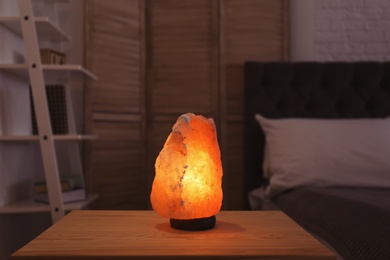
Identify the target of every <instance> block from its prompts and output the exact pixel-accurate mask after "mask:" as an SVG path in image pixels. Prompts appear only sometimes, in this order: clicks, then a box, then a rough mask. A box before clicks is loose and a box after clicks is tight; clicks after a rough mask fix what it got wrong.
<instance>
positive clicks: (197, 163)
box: [150, 113, 223, 230]
mask: <svg viewBox="0 0 390 260" xmlns="http://www.w3.org/2000/svg"><path fill="white" fill-rule="evenodd" d="M155 171H156V173H155V177H154V181H153V186H152V192H151V194H150V200H151V204H152V207H153V210H154V211H155V212H157V213H158V214H159V215H160V216H162V217H166V218H170V224H171V226H172V227H173V228H176V229H183V230H205V229H210V228H213V227H214V226H215V222H216V217H215V214H217V213H218V212H219V210H220V208H221V205H222V175H223V173H222V162H221V155H220V150H219V145H218V140H217V131H216V128H215V124H214V120H213V119H211V118H210V119H206V118H205V117H203V116H200V115H195V114H192V113H187V114H183V115H181V116H180V117H179V118H178V120H177V121H176V123H175V125H174V126H173V128H172V132H171V133H170V135H169V136H168V138H167V140H166V142H165V144H164V147H163V149H162V150H161V151H160V154H159V155H158V157H157V159H156V162H155Z"/></svg>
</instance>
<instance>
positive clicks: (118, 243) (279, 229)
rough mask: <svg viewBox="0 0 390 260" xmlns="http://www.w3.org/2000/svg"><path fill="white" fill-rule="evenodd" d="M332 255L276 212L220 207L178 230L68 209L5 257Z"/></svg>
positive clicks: (161, 222)
mask: <svg viewBox="0 0 390 260" xmlns="http://www.w3.org/2000/svg"><path fill="white" fill-rule="evenodd" d="M90 257H99V259H115V258H116V257H117V258H121V259H136V258H142V259H145V258H146V257H150V258H152V259H156V258H159V257H160V258H166V259H170V258H172V257H176V258H177V259H178V258H185V259H191V258H192V259H195V258H196V259H199V258H202V259H206V258H207V259H214V258H231V259H251V258H253V259H305V258H307V259H335V258H336V257H335V255H334V254H333V253H332V252H331V251H330V250H329V249H328V248H326V247H325V246H323V245H322V244H321V243H320V242H319V241H318V240H317V239H315V238H313V237H312V236H311V235H310V234H309V233H307V232H306V231H305V230H304V229H302V228H301V227H300V226H299V225H297V224H296V223H295V222H294V221H292V220H291V219H290V218H289V217H287V216H286V215H285V214H284V213H283V212H281V211H221V212H219V213H218V214H217V222H216V226H215V227H214V228H213V229H210V230H205V231H183V230H176V229H173V228H171V227H170V225H169V220H168V219H165V218H161V217H159V216H158V215H157V214H156V213H155V212H153V211H95V210H78V211H72V212H70V213H69V214H68V215H66V216H65V217H64V218H62V219H61V220H60V221H59V222H57V223H56V224H54V225H53V226H51V227H50V228H49V229H47V230H46V231H45V232H43V233H42V234H41V235H39V236H38V237H37V238H35V239H34V240H33V241H31V242H30V243H28V244H27V245H25V246H24V247H22V248H21V249H19V250H18V251H17V252H15V253H14V254H13V255H12V257H11V259H59V258H61V259H68V258H72V259H85V258H88V259H90Z"/></svg>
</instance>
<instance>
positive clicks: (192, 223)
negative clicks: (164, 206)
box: [169, 215, 216, 231]
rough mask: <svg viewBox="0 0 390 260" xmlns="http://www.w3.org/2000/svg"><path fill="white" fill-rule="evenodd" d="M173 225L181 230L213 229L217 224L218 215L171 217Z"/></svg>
mask: <svg viewBox="0 0 390 260" xmlns="http://www.w3.org/2000/svg"><path fill="white" fill-rule="evenodd" d="M169 221H170V223H171V227H173V228H176V229H181V230H190V231H200V230H207V229H212V228H213V227H214V226H215V222H216V217H215V215H214V216H211V217H207V218H194V219H172V218H171V219H170V220H169Z"/></svg>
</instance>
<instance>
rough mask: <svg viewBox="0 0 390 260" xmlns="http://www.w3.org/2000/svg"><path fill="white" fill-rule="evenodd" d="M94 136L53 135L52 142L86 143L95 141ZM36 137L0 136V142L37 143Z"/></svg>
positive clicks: (95, 137) (37, 138)
mask: <svg viewBox="0 0 390 260" xmlns="http://www.w3.org/2000/svg"><path fill="white" fill-rule="evenodd" d="M97 138H98V137H97V136H96V135H77V134H67V135H54V136H53V140H54V141H88V140H96V139H97ZM38 140H39V137H38V135H0V142H18V141H38Z"/></svg>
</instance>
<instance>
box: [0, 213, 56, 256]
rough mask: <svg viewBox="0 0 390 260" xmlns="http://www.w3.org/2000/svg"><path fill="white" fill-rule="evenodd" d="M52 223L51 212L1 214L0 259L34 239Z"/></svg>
mask: <svg viewBox="0 0 390 260" xmlns="http://www.w3.org/2000/svg"><path fill="white" fill-rule="evenodd" d="M50 225H51V216H50V213H46V212H45V213H31V214H4V215H1V216H0V259H1V260H8V259H9V258H10V256H11V254H12V253H14V252H15V251H17V250H18V249H19V248H21V247H23V246H24V245H25V244H27V243H28V242H30V241H31V240H33V239H34V238H35V237H37V236H38V235H39V234H41V233H42V232H43V231H45V230H46V229H48V228H49V227H50Z"/></svg>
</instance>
